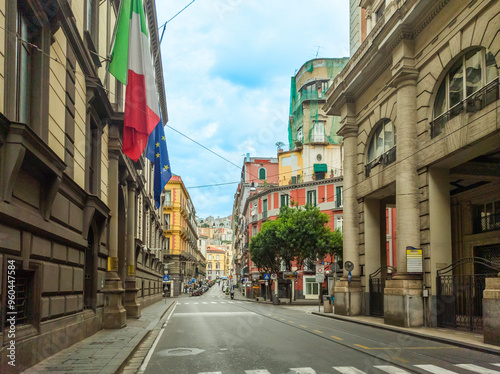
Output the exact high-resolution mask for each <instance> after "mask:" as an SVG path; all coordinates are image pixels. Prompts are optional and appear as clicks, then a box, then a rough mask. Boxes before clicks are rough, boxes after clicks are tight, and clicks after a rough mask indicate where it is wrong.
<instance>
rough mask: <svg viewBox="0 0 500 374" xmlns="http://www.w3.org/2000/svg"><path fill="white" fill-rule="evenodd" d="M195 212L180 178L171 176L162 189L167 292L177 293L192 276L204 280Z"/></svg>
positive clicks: (182, 289)
mask: <svg viewBox="0 0 500 374" xmlns="http://www.w3.org/2000/svg"><path fill="white" fill-rule="evenodd" d="M195 217H196V211H195V209H194V207H193V203H192V202H191V198H190V196H189V192H188V191H187V189H186V187H185V186H184V182H183V181H182V178H181V177H180V176H178V175H174V176H172V179H170V181H169V182H168V183H167V186H166V187H165V190H164V192H163V231H164V234H165V237H166V238H167V248H166V250H165V252H164V261H165V262H168V263H167V264H166V265H165V267H166V269H167V271H168V275H169V281H168V282H169V283H168V285H167V288H170V295H171V296H177V295H179V293H181V292H183V291H184V290H185V289H186V288H188V287H189V284H190V282H192V280H193V279H195V281H197V282H199V281H203V280H204V279H205V268H206V261H205V257H204V256H203V254H202V253H201V252H200V249H199V248H198V225H197V223H196V219H195Z"/></svg>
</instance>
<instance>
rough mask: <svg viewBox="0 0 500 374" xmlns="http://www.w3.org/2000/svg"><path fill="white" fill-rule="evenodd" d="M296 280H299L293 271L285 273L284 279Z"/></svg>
mask: <svg viewBox="0 0 500 374" xmlns="http://www.w3.org/2000/svg"><path fill="white" fill-rule="evenodd" d="M295 278H297V273H294V272H291V271H284V272H283V279H295Z"/></svg>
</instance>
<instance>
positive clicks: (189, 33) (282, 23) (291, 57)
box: [156, 0, 349, 218]
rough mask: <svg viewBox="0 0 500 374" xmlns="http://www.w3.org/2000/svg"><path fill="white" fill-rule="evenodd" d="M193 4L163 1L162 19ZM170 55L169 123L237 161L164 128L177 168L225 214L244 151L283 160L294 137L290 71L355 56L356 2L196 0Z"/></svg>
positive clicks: (196, 196)
mask: <svg viewBox="0 0 500 374" xmlns="http://www.w3.org/2000/svg"><path fill="white" fill-rule="evenodd" d="M190 2H191V0H175V1H167V0H156V6H157V17H158V25H162V24H163V23H165V22H166V21H167V20H169V19H170V18H172V17H173V16H174V15H175V14H176V13H177V12H179V11H180V10H182V9H183V8H184V7H185V6H186V5H188V4H189V3H190ZM161 32H162V30H160V35H161ZM161 54H162V62H163V74H164V79H165V91H166V98H167V111H168V123H167V125H168V126H170V127H172V128H174V129H175V130H177V131H179V132H181V133H182V134H184V135H186V136H188V137H190V138H191V139H193V140H195V141H196V142H198V143H200V144H202V145H203V146H205V147H207V148H209V149H210V150H211V151H213V152H214V153H217V154H218V155H220V156H222V157H223V158H224V159H226V160H228V161H229V162H228V161H226V160H224V159H222V158H221V157H218V156H216V155H215V154H213V153H211V152H209V151H207V150H205V149H204V148H202V147H200V146H199V145H197V144H196V143H194V142H193V141H191V140H189V139H188V138H186V137H184V136H182V135H180V134H179V133H178V132H176V131H174V130H172V129H171V128H169V127H165V134H166V137H167V146H168V152H169V157H170V166H171V169H172V172H173V173H174V174H176V175H179V176H181V178H182V180H183V181H184V184H185V186H186V187H187V189H188V192H189V194H190V197H191V200H192V202H193V205H194V207H195V210H196V215H197V216H198V217H201V218H205V217H208V216H214V217H218V216H220V217H226V216H228V215H230V214H232V207H233V201H234V194H235V192H236V189H237V186H238V182H239V181H240V178H241V168H242V166H243V159H244V154H246V153H250V156H251V157H277V155H276V154H277V153H276V152H277V148H276V145H275V144H276V142H280V141H281V142H283V143H285V144H286V143H287V141H288V130H287V128H288V116H289V105H290V78H291V77H292V76H293V75H294V74H295V73H296V71H297V70H298V69H300V67H301V66H302V65H303V64H304V63H305V62H306V61H308V60H311V59H313V58H316V57H318V58H321V57H333V58H340V57H348V56H349V1H348V0H308V1H305V0H268V1H264V0H196V1H195V2H194V3H192V4H191V5H190V6H189V7H187V8H186V9H185V10H184V11H183V12H182V13H180V14H179V15H178V16H177V17H175V18H174V19H173V20H172V21H170V22H169V23H168V24H167V27H166V29H165V33H164V36H163V40H162V44H161ZM285 150H288V145H287V146H285ZM220 184H224V185H220ZM207 185H208V186H209V187H204V188H198V187H199V186H207ZM214 185H219V186H214Z"/></svg>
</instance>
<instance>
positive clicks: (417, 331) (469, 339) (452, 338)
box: [235, 291, 500, 354]
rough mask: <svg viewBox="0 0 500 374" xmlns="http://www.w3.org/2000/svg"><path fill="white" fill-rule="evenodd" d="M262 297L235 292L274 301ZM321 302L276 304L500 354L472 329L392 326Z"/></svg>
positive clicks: (237, 297)
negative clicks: (344, 313) (329, 309)
mask: <svg viewBox="0 0 500 374" xmlns="http://www.w3.org/2000/svg"><path fill="white" fill-rule="evenodd" d="M261 299H262V298H259V301H256V300H255V299H247V298H245V297H244V296H243V295H242V294H241V292H239V291H237V292H235V300H242V301H243V300H245V301H251V302H258V303H263V304H270V305H273V303H272V302H271V301H269V300H267V301H264V300H261ZM318 304H319V302H318V300H304V299H301V300H295V301H293V302H292V303H291V304H290V300H289V299H280V304H278V305H276V306H278V307H284V308H288V309H294V310H299V311H302V312H305V313H311V314H315V315H318V316H322V317H326V318H332V319H337V320H342V321H346V322H353V323H358V324H363V325H366V326H371V327H375V328H379V329H386V330H391V331H395V332H399V333H402V334H406V335H412V336H416V337H420V338H425V339H430V340H434V341H438V342H441V343H445V344H452V345H456V346H459V347H464V348H469V349H475V350H479V351H482V352H487V353H493V354H500V347H498V346H495V345H491V344H485V343H484V342H483V335H482V334H478V333H474V332H470V331H464V330H458V329H445V328H439V327H409V328H406V327H397V326H390V325H386V324H384V319H383V318H377V317H369V316H352V317H347V316H341V315H338V314H333V313H324V312H323V306H322V305H321V306H319V305H318Z"/></svg>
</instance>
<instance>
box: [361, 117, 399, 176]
mask: <svg viewBox="0 0 500 374" xmlns="http://www.w3.org/2000/svg"><path fill="white" fill-rule="evenodd" d="M395 146H396V126H394V125H393V123H392V122H391V120H390V119H387V118H386V119H383V120H381V121H380V122H379V123H378V125H377V126H375V130H374V131H373V133H372V136H371V137H370V140H369V141H368V152H367V154H366V165H365V175H366V176H367V177H368V176H370V171H371V169H372V167H374V166H376V165H378V164H381V163H383V164H384V165H389V164H390V163H392V162H394V161H395V160H396V147H395Z"/></svg>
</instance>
